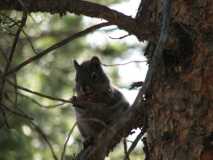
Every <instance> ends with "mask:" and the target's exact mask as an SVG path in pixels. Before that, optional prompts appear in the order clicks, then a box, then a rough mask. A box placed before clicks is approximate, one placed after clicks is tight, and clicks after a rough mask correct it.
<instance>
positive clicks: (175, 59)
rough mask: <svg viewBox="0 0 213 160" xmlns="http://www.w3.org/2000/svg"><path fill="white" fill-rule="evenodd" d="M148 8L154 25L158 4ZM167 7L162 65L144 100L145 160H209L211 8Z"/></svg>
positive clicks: (195, 4) (193, 4) (212, 127)
mask: <svg viewBox="0 0 213 160" xmlns="http://www.w3.org/2000/svg"><path fill="white" fill-rule="evenodd" d="M151 6H152V7H150V8H155V11H154V10H152V12H151V13H155V15H157V17H155V18H153V19H157V21H159V20H160V17H159V16H158V15H160V11H161V4H160V1H157V0H156V1H153V3H152V4H151ZM172 6H173V10H172V21H171V24H170V25H171V27H172V29H171V31H170V42H168V43H169V44H168V45H167V48H165V49H164V51H163V60H164V65H162V66H161V67H158V68H156V73H157V74H156V75H155V77H154V79H153V81H152V86H151V91H150V92H149V93H150V94H149V95H148V98H147V102H148V106H149V107H147V115H148V124H147V125H148V129H147V133H148V137H147V143H148V151H149V153H150V154H149V157H148V159H149V160H163V159H171V160H172V159H175V160H198V159H202V160H210V159H211V160H212V159H213V148H212V141H213V136H212V135H213V69H212V68H213V48H212V46H213V36H212V35H213V23H212V22H213V12H212V11H213V2H212V1H211V0H203V1H186V0H177V1H173V4H172ZM151 20H152V19H151ZM174 40H175V41H174ZM171 42H173V43H171Z"/></svg>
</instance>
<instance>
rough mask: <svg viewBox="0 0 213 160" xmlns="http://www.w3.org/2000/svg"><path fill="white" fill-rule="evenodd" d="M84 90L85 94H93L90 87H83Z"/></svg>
mask: <svg viewBox="0 0 213 160" xmlns="http://www.w3.org/2000/svg"><path fill="white" fill-rule="evenodd" d="M82 88H83V92H84V93H91V92H92V89H91V87H89V86H83V87H82Z"/></svg>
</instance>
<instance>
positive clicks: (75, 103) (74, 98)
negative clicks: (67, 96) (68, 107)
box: [71, 96, 79, 106]
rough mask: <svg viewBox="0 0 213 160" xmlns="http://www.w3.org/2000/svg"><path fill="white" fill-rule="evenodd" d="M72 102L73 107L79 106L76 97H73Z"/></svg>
mask: <svg viewBox="0 0 213 160" xmlns="http://www.w3.org/2000/svg"><path fill="white" fill-rule="evenodd" d="M71 102H72V104H73V106H79V103H78V98H77V97H76V96H73V97H72V98H71Z"/></svg>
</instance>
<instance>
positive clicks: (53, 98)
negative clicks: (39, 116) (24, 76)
mask: <svg viewBox="0 0 213 160" xmlns="http://www.w3.org/2000/svg"><path fill="white" fill-rule="evenodd" d="M7 82H8V83H9V84H11V85H12V86H14V87H17V89H20V90H22V91H25V92H28V93H31V94H34V95H37V96H39V97H44V98H47V99H50V100H54V101H61V102H64V103H72V101H71V100H65V99H62V98H57V97H52V96H49V95H45V94H43V93H39V92H35V91H32V90H30V89H27V88H24V87H22V86H18V85H16V84H14V83H13V82H11V81H9V80H7Z"/></svg>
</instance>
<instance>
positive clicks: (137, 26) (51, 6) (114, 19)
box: [0, 0, 156, 40]
mask: <svg viewBox="0 0 213 160" xmlns="http://www.w3.org/2000/svg"><path fill="white" fill-rule="evenodd" d="M23 6H24V7H23ZM0 10H18V11H23V10H27V11H28V12H49V13H60V14H63V13H66V12H70V13H74V14H77V15H85V16H89V17H96V18H101V19H105V20H107V21H109V22H110V23H111V24H114V25H117V26H118V27H119V28H120V29H124V30H126V31H127V32H129V34H133V35H135V36H137V38H138V39H139V40H145V39H147V38H148V35H149V37H150V34H151V33H152V31H156V28H155V29H154V28H153V27H148V26H147V25H145V24H144V23H142V22H138V21H137V22H136V20H135V19H134V18H132V17H130V16H127V15H125V14H123V13H121V12H118V11H116V10H113V9H110V8H109V7H107V6H104V5H100V4H97V3H93V2H88V1H83V0H63V1H61V0H54V1H52V0H36V1H34V0H22V3H19V1H13V0H3V1H2V2H0ZM151 30H152V31H151Z"/></svg>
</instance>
